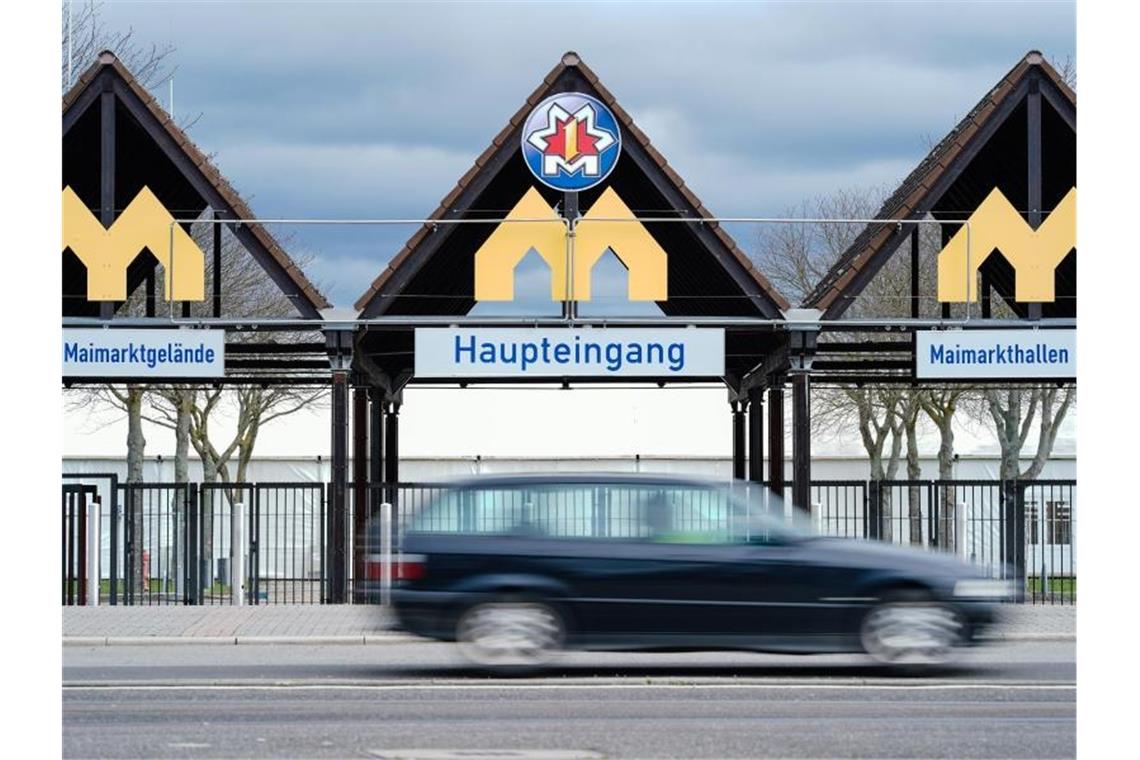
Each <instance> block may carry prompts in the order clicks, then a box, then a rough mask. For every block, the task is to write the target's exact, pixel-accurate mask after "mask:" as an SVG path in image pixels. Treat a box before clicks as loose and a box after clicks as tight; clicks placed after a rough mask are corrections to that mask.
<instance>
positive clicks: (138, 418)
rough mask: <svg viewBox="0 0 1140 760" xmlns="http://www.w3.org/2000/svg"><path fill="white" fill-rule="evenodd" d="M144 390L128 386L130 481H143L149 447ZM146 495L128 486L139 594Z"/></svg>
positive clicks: (132, 555)
mask: <svg viewBox="0 0 1140 760" xmlns="http://www.w3.org/2000/svg"><path fill="white" fill-rule="evenodd" d="M143 394H144V391H143V389H142V388H140V387H138V386H133V385H131V386H127V398H126V401H127V402H126V406H127V483H141V482H143V455H144V453H145V451H146V437H145V436H144V435H143V427H142V405H143ZM143 501H144V500H143V495H142V493H140V492H139V491H136V490H133V489H128V490H127V505H126V507H127V510H128V513H129V514H130V526H131V527H130V540H131V550H130V560H131V565H132V567H133V568H134V573H133V577H132V578H131V581H130V582H131V587H132V589H133V591H134V593H135V594H141V593H142V591H143V589H144V588H145V586H146V583H147V579H146V578H144V577H143V535H144V532H143Z"/></svg>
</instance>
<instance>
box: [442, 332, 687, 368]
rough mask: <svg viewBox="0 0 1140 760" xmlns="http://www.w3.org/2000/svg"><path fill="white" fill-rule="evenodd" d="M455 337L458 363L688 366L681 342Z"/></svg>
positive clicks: (524, 365) (608, 366)
mask: <svg viewBox="0 0 1140 760" xmlns="http://www.w3.org/2000/svg"><path fill="white" fill-rule="evenodd" d="M453 338H454V343H453V346H452V347H453V350H452V356H453V360H454V363H455V364H456V365H459V366H464V365H466V366H471V367H476V366H487V367H492V368H493V367H495V366H497V365H517V366H518V368H519V370H520V371H522V372H528V371H533V370H535V368H538V367H548V366H550V365H552V364H560V365H566V364H574V365H579V366H583V367H589V366H591V365H596V366H598V367H601V368H604V369H605V370H606V371H607V372H611V373H614V374H617V373H620V372H621V370H622V368H623V367H626V366H628V365H649V366H659V367H661V369H662V370H667V371H668V372H680V371H682V370H684V368H685V344H684V343H680V342H678V343H670V344H669V345H668V346H665V345H662V344H661V343H654V342H651V341H637V340H626V341H607V342H605V343H599V342H597V341H594V340H590V339H585V340H584V339H583V338H582V336H581V335H575V336H574V337H573V338H572V339H567V340H559V339H556V338H550V337H549V336H547V337H543V338H542V339H541V340H494V341H479V340H477V338H476V336H475V335H474V334H471V333H468V334H466V335H455V336H453Z"/></svg>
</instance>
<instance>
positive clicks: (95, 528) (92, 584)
mask: <svg viewBox="0 0 1140 760" xmlns="http://www.w3.org/2000/svg"><path fill="white" fill-rule="evenodd" d="M101 507H102V502H101V500H100V499H97V498H96V499H92V500H91V504H90V505H89V506H88V508H87V525H86V526H85V527H86V528H87V604H88V606H91V607H95V606H97V605H98V604H99V559H100V557H99V552H100V549H101V547H100V543H101V538H102V536H100V535H99V529H100V527H101V524H100V521H99V513H100V512H102V509H101Z"/></svg>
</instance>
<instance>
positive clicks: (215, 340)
mask: <svg viewBox="0 0 1140 760" xmlns="http://www.w3.org/2000/svg"><path fill="white" fill-rule="evenodd" d="M225 365H226V334H225V331H223V330H112V329H106V330H103V329H96V330H79V329H69V328H64V330H63V376H64V377H143V378H150V377H222V376H224V375H225Z"/></svg>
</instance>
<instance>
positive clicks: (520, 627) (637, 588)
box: [374, 474, 1011, 666]
mask: <svg viewBox="0 0 1140 760" xmlns="http://www.w3.org/2000/svg"><path fill="white" fill-rule="evenodd" d="M796 514H798V513H797V512H796V511H795V510H792V509H791V508H790V506H786V505H784V504H783V502H782V501H780V500H778V499H776V498H775V497H773V496H770V495H769V492H768V491H767V489H764V488H762V487H760V486H757V485H751V488H748V487H747V485H746V484H743V483H739V482H738V483H734V484H732V485H728V484H716V483H710V482H703V481H699V480H692V479H687V478H677V477H670V476H657V475H654V476H642V475H567V474H559V475H542V476H536V475H530V476H511V477H483V478H481V479H477V480H470V481H465V482H461V483H456V484H455V485H454V486H453V487H450V488H447V489H445V490H443V491H442V492H441V493H440V494H439V495H438V497H437V498H434V499H432V500H430V501H429V503H428V504H427V506H426V507H424V508H423V509H421V510H419V511H418V513H417V514H416V515H415V516H414V518H413V519H412V520H411V523H410V525H409V526H408V528H407V530H406V532H405V535H404V537H403V543H402V546H401V547H400V549H401V552H400V555H399V559H400V562H399V564H398V565H397V569H396V573H395V578H396V580H395V583H394V588H393V590H392V601H393V604H394V607H395V610H396V613H397V615H398V618H399V622H400V625H401V627H402V628H403V629H404V630H406V631H409V632H411V633H415V634H419V635H422V636H427V637H431V638H434V639H440V640H444V641H457V642H458V643H459V645H460V647H461V649H462V650H463V652H464V653H465V654H466V655H467V656H468V657H469V658H470V659H472V660H473V661H475V662H478V663H480V664H484V665H492V666H494V665H500V666H528V665H535V664H539V663H541V662H543V661H545V660H546V659H548V658H549V657H550V656H551V655H552V654H553V653H555V652H557V651H558V650H561V649H597V650H670V651H681V650H701V649H703V650H710V649H747V650H756V651H767V652H794V653H823V652H866V653H868V654H870V655H871V656H872V657H874V658H876V659H877V660H879V661H880V662H884V663H892V664H908V665H909V664H933V663H939V662H944V661H946V660H947V659H949V658H950V656H951V654H952V652H953V650H954V648H955V647H958V646H961V645H967V644H970V643H973V642H975V641H976V640H977V637H978V635H979V634H980V633H981V632H982V631H983V630H984V629H985V627H986V626H987V625H989V624H990V623H991V622H992V621H993V620H994V614H995V609H996V603H998V602H1000V601H1002V600H1003V599H1004V598H1006V597H1007V596H1008V595H1009V594H1010V591H1011V586H1010V585H1009V584H1008V583H1007V582H1005V581H997V580H991V579H989V578H987V577H985V576H983V575H982V574H981V573H980V572H979V571H978V570H976V569H975V568H973V567H971V566H969V565H967V564H965V563H963V562H960V561H958V560H957V559H954V558H952V557H950V556H948V555H945V554H937V553H933V552H928V551H923V550H915V549H909V548H903V547H899V546H892V545H890V544H886V543H880V542H873V541H862V540H850V539H839V538H828V537H822V536H813V535H811V534H810V532H806V531H804V530H802V529H800V528H798V527H797V526H795V525H793V524H792V523H793V522H794V519H793V517H794V515H796ZM374 543H376V544H377V545H378V542H374ZM374 590H375V587H374Z"/></svg>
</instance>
